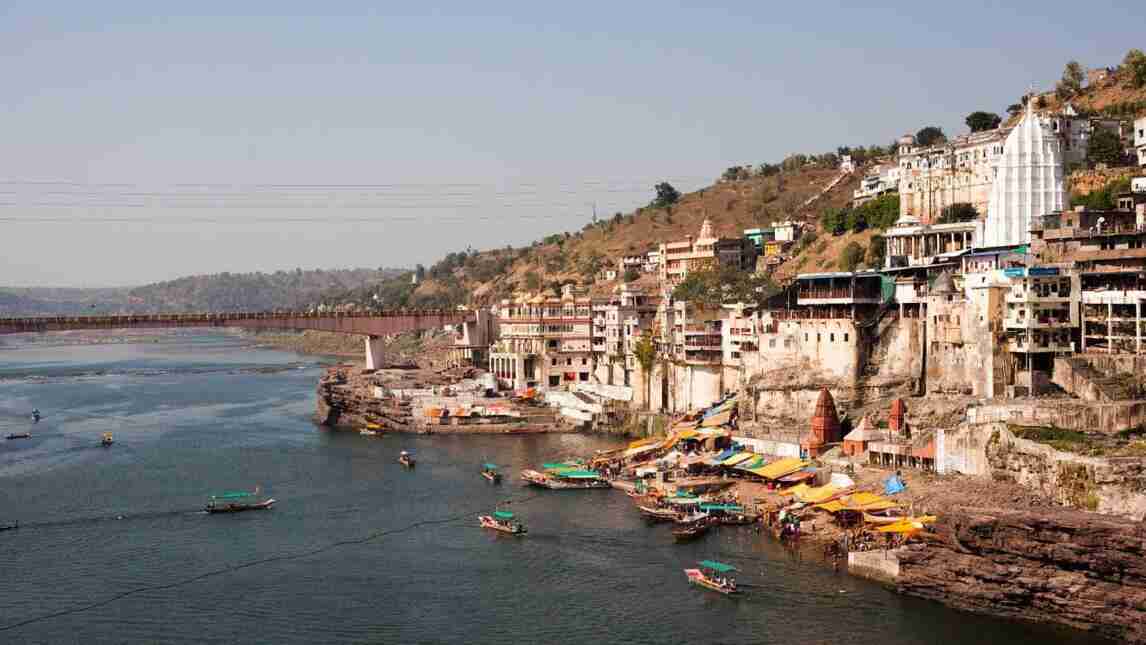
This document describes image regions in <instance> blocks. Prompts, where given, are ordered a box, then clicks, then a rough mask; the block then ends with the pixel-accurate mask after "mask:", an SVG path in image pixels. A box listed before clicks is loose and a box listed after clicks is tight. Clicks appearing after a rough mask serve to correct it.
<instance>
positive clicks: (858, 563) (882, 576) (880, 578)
mask: <svg viewBox="0 0 1146 645" xmlns="http://www.w3.org/2000/svg"><path fill="white" fill-rule="evenodd" d="M848 573H850V574H852V575H853V576H859V577H861V578H869V579H871V580H875V581H877V582H883V583H885V584H892V585H893V584H895V583H896V581H897V580H898V579H899V550H898V549H889V550H886V551H851V552H849V553H848Z"/></svg>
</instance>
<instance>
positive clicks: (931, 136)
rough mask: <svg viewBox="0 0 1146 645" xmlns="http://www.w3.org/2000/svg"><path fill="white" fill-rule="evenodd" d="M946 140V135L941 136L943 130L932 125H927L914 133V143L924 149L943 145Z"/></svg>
mask: <svg viewBox="0 0 1146 645" xmlns="http://www.w3.org/2000/svg"><path fill="white" fill-rule="evenodd" d="M946 140H947V135H945V134H943V129H942V128H940V127H938V126H934V125H929V126H927V127H925V128H922V129H920V130H919V132H916V133H915V143H916V144H918V145H921V146H924V147H927V146H933V145H935V144H938V143H943V142H944V141H946Z"/></svg>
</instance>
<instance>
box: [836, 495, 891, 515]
mask: <svg viewBox="0 0 1146 645" xmlns="http://www.w3.org/2000/svg"><path fill="white" fill-rule="evenodd" d="M898 507H899V504H896V503H895V502H893V501H891V500H889V499H886V498H884V497H880V496H879V495H876V494H875V493H852V494H851V495H846V496H844V497H841V498H839V499H837V500H832V501H830V502H825V503H823V504H816V508H820V509H823V510H825V511H827V512H829V513H839V512H840V511H884V510H887V509H889V508H898Z"/></svg>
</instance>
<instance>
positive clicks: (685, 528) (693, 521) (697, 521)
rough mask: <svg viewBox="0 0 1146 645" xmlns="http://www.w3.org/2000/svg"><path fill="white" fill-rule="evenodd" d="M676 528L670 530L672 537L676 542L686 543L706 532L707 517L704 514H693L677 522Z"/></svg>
mask: <svg viewBox="0 0 1146 645" xmlns="http://www.w3.org/2000/svg"><path fill="white" fill-rule="evenodd" d="M677 523H678V526H677V527H676V528H674V529H673V530H672V537H673V539H674V540H676V541H677V542H687V541H689V540H695V539H696V538H698V537H700V536H702V535H704V534H705V533H706V532H708V526H709V516H708V515H707V514H705V513H695V514H693V515H688V516H686V517H684V518H682V519H679V520H677Z"/></svg>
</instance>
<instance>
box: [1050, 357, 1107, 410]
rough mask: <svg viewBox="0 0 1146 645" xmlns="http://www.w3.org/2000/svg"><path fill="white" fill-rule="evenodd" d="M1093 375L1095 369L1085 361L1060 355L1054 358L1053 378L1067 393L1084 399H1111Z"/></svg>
mask: <svg viewBox="0 0 1146 645" xmlns="http://www.w3.org/2000/svg"><path fill="white" fill-rule="evenodd" d="M1093 375H1094V372H1093V370H1091V369H1089V367H1088V366H1087V365H1086V363H1085V362H1081V361H1074V360H1071V359H1069V358H1064V357H1058V358H1055V359H1054V373H1053V374H1052V376H1051V380H1052V381H1053V382H1054V384H1055V385H1057V386H1059V387H1061V388H1062V389H1063V390H1064V391H1065V392H1066V393H1067V394H1071V395H1074V396H1077V397H1078V398H1080V399H1082V400H1083V401H1110V397H1109V396H1107V395H1106V393H1105V392H1104V391H1103V390H1102V387H1101V386H1100V385H1099V384H1098V383H1097V382H1095V380H1094V379H1093Z"/></svg>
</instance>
